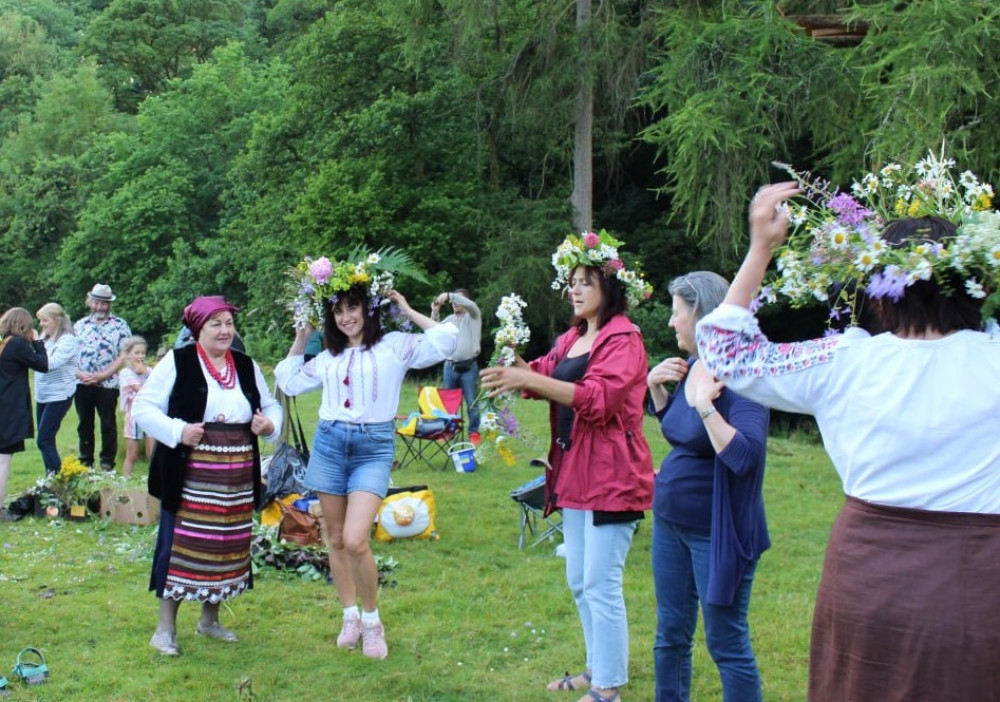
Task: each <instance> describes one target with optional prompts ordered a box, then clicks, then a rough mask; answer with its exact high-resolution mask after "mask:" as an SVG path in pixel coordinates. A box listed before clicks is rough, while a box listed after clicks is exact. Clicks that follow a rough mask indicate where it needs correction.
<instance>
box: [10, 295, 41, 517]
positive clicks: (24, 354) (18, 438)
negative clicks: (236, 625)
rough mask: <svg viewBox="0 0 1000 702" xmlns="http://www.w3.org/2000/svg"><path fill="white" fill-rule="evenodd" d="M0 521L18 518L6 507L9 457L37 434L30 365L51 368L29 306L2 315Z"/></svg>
mask: <svg viewBox="0 0 1000 702" xmlns="http://www.w3.org/2000/svg"><path fill="white" fill-rule="evenodd" d="M0 337H2V341H0V522H12V521H14V520H15V519H16V517H14V516H13V515H12V514H11V513H10V512H8V511H7V510H6V508H4V506H3V504H4V501H5V500H6V499H7V477H8V476H9V475H10V459H11V458H12V457H13V455H14V454H15V453H20V452H21V451H24V440H25V439H30V438H32V437H34V436H35V425H34V423H33V422H32V421H31V390H30V389H29V387H28V369H29V368H32V369H34V370H36V371H39V372H41V373H45V372H46V371H48V369H49V357H48V355H47V354H46V353H45V344H43V343H42V342H41V341H39V340H38V332H36V331H35V325H34V320H33V319H32V317H31V313H29V312H28V310H26V309H23V308H21V307H12V308H11V309H9V310H7V311H6V312H4V314H3V316H2V317H0Z"/></svg>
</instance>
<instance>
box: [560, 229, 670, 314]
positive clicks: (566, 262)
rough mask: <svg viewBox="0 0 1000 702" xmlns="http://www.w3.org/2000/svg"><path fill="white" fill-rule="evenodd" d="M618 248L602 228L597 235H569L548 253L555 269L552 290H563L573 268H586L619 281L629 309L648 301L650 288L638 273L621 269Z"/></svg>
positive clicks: (592, 233) (617, 244)
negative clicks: (598, 271)
mask: <svg viewBox="0 0 1000 702" xmlns="http://www.w3.org/2000/svg"><path fill="white" fill-rule="evenodd" d="M620 246H622V242H620V241H618V239H615V238H614V237H613V236H611V235H610V234H608V233H607V232H606V231H604V230H603V229H602V230H601V231H599V232H584V233H583V234H580V236H576V235H575V234H570V235H569V236H567V237H566V239H565V240H563V242H562V243H561V244H559V248H557V249H556V252H555V253H554V254H552V266H553V267H554V268H555V269H556V279H555V280H553V281H552V289H553V290H564V289H566V288H567V287H568V286H569V276H570V273H571V272H572V271H573V269H574V268H576V267H577V266H590V267H593V268H600V269H601V271H602V272H603V273H604V275H605V277H608V278H611V277H614V278H617V279H618V280H619V281H621V284H622V286H623V287H624V288H625V299H626V301H627V302H628V307H629V309H632V308H634V307H635V306H636V305H638V304H639V303H640V302H642V301H643V300H647V299H649V297H650V296H651V295H652V294H653V286H652V285H650V284H649V283H647V282H646V280H645V279H644V278H643V277H642V273H640V272H638V271H634V270H629V269H628V268H626V267H625V262H624V261H622V259H621V257H620V256H619V254H618V248H619V247H620Z"/></svg>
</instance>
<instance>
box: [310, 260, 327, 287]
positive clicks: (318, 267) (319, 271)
mask: <svg viewBox="0 0 1000 702" xmlns="http://www.w3.org/2000/svg"><path fill="white" fill-rule="evenodd" d="M309 275H311V276H312V277H313V280H315V281H316V282H317V283H318V284H320V285H324V284H325V283H326V281H328V280H330V276H331V275H333V265H332V264H331V263H330V259H328V258H327V257H326V256H323V257H321V258H317V259H316V260H315V261H313V262H312V263H310V264H309Z"/></svg>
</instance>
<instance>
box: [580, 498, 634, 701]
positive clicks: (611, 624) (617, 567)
mask: <svg viewBox="0 0 1000 702" xmlns="http://www.w3.org/2000/svg"><path fill="white" fill-rule="evenodd" d="M634 533H635V522H634V521H632V522H624V523H622V524H602V525H601V526H597V527H595V526H594V513H593V512H591V511H582V510H577V509H564V510H563V540H564V542H565V544H566V581H567V583H569V589H570V592H571V593H572V594H573V599H574V600H575V601H576V609H577V611H578V612H579V613H580V623H581V624H582V625H583V640H584V643H585V644H586V647H587V667H588V668H590V671H591V675H592V677H593V679H592V681H591V685H592V686H593V687H597V688H612V687H621V686H622V685H624V684H625V683H627V682H628V619H627V618H626V616H625V595H624V594H623V592H622V573H623V571H624V569H625V557H626V556H628V552H629V549H630V548H631V547H632V535H633V534H634Z"/></svg>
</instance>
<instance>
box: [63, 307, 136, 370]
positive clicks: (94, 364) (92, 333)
mask: <svg viewBox="0 0 1000 702" xmlns="http://www.w3.org/2000/svg"><path fill="white" fill-rule="evenodd" d="M73 332H74V333H75V334H76V338H77V339H78V340H79V342H80V370H81V371H82V372H84V373H99V372H101V371H102V370H104V369H105V368H107V367H108V366H109V365H111V363H112V362H113V361H114V360H115V359H116V358H118V354H119V353H121V349H122V346H124V344H125V340H126V339H128V338H129V337H130V336H132V331H131V330H130V329H129V327H128V323H127V322H126V321H125V320H124V319H122V318H121V317H114V316H111V315H108V316H107V318H105V319H104V321H102V322H98V321H96V320H95V319H94V317H93V315H88V316H86V317H83V318H82V319H78V320H77V321H76V324H74V325H73ZM100 387H102V388H117V387H118V375H117V374H115V375H113V376H111V377H110V378H108V379H107V380H103V381H101V383H100Z"/></svg>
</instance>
